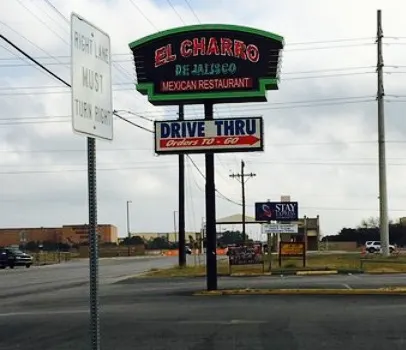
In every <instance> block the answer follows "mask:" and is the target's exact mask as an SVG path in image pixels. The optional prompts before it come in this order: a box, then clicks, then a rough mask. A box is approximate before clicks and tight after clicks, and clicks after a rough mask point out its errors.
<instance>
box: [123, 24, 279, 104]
mask: <svg viewBox="0 0 406 350" xmlns="http://www.w3.org/2000/svg"><path fill="white" fill-rule="evenodd" d="M200 30H228V31H235V32H242V33H249V34H253V35H256V36H262V37H264V38H268V39H272V40H276V41H279V42H280V43H281V44H282V47H283V45H284V38H283V37H282V36H280V35H277V34H274V33H271V32H266V31H264V30H260V29H256V28H251V27H244V26H237V25H230V24H201V25H191V26H184V27H177V28H172V29H169V30H165V31H162V32H158V33H155V34H152V35H148V36H146V37H143V38H141V39H138V40H135V41H133V42H131V43H130V44H129V47H130V49H131V50H133V49H135V48H138V47H140V46H142V45H145V44H148V43H150V42H152V41H155V40H158V39H161V38H165V37H170V36H171V35H174V34H179V33H186V32H195V31H200ZM278 82H279V79H272V78H260V79H259V90H256V91H226V92H197V93H193V92H190V93H181V94H156V93H155V92H154V83H140V84H136V90H137V91H139V92H140V93H141V94H143V95H148V100H149V101H150V102H151V103H153V102H157V103H159V102H174V101H184V102H188V101H190V100H218V99H224V100H230V99H238V98H240V99H244V98H261V97H265V96H266V91H267V90H276V89H278Z"/></svg>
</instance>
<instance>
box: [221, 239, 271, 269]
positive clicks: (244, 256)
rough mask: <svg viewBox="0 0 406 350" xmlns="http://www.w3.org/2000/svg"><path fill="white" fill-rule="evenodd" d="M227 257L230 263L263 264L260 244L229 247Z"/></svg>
mask: <svg viewBox="0 0 406 350" xmlns="http://www.w3.org/2000/svg"><path fill="white" fill-rule="evenodd" d="M228 259H229V264H230V266H231V265H257V264H258V265H259V264H263V262H264V259H263V254H262V247H261V245H260V244H256V245H252V246H241V247H229V248H228Z"/></svg>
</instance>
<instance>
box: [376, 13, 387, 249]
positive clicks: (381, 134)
mask: <svg viewBox="0 0 406 350" xmlns="http://www.w3.org/2000/svg"><path fill="white" fill-rule="evenodd" d="M377 27H378V31H377V39H376V40H377V46H378V63H377V72H378V95H377V101H378V154H379V155H378V156H379V221H380V222H379V229H380V238H381V247H382V253H383V256H389V255H390V252H389V220H388V193H387V188H386V155H385V110H384V96H385V92H384V88H383V66H384V64H383V55H382V38H383V30H382V13H381V10H378V12H377Z"/></svg>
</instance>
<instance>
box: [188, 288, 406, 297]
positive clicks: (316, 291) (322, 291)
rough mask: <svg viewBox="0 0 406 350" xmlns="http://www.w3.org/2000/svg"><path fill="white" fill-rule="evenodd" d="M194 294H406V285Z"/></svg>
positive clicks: (219, 291)
mask: <svg viewBox="0 0 406 350" xmlns="http://www.w3.org/2000/svg"><path fill="white" fill-rule="evenodd" d="M193 295H194V296H221V295H405V296H406V287H396V288H379V289H376V288H374V289H319V288H314V289H223V290H214V291H200V292H195V293H193Z"/></svg>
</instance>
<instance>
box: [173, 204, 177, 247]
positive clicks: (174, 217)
mask: <svg viewBox="0 0 406 350" xmlns="http://www.w3.org/2000/svg"><path fill="white" fill-rule="evenodd" d="M177 213H178V211H177V210H174V211H173V231H174V234H175V243H176V242H177V237H176V233H177V231H178V230H177V227H176V214H177Z"/></svg>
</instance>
